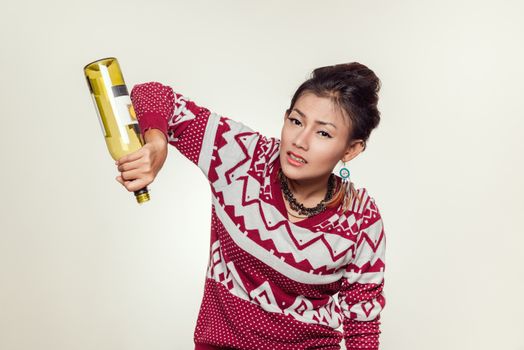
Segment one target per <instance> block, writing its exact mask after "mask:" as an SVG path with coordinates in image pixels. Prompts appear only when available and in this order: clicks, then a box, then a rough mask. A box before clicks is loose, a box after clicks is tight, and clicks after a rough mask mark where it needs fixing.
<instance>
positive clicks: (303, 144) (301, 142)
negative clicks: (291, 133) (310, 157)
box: [293, 131, 309, 151]
mask: <svg viewBox="0 0 524 350" xmlns="http://www.w3.org/2000/svg"><path fill="white" fill-rule="evenodd" d="M308 137H309V136H308V133H307V132H306V131H302V132H300V133H298V135H297V136H296V137H295V142H293V144H294V145H295V146H296V147H298V148H302V149H304V150H306V151H307V149H308V148H309V146H308V145H309V142H308Z"/></svg>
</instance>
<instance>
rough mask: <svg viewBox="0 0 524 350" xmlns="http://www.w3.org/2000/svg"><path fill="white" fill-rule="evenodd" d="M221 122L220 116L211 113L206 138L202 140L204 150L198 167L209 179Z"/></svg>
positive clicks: (199, 158)
mask: <svg viewBox="0 0 524 350" xmlns="http://www.w3.org/2000/svg"><path fill="white" fill-rule="evenodd" d="M219 122H220V116H219V115H218V114H216V113H211V114H210V115H209V117H208V121H207V124H206V131H205V132H204V138H203V140H202V148H201V149H200V154H199V156H198V167H199V168H200V170H202V172H203V173H204V175H205V176H206V178H207V177H209V166H210V164H211V160H212V156H213V151H214V149H215V148H216V146H214V143H215V137H216V133H217V129H218V125H219Z"/></svg>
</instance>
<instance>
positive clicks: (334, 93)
mask: <svg viewBox="0 0 524 350" xmlns="http://www.w3.org/2000/svg"><path fill="white" fill-rule="evenodd" d="M380 85H381V84H380V79H379V78H378V77H377V76H376V75H375V73H374V72H373V71H372V70H371V69H369V68H368V67H366V66H364V65H363V64H360V63H358V62H351V63H343V64H337V65H334V66H326V67H320V68H317V69H315V70H314V71H313V72H312V74H311V77H310V78H309V79H308V80H306V81H305V82H303V83H302V85H300V86H299V87H298V89H297V91H296V92H295V94H294V95H293V98H292V99H291V104H290V107H289V109H288V110H287V111H286V112H287V113H288V114H289V113H290V112H291V110H292V109H293V107H294V106H295V103H296V102H297V100H298V99H299V98H300V97H301V96H302V95H303V94H305V93H307V92H311V93H314V94H315V95H316V96H318V97H329V98H331V99H332V101H333V102H334V103H335V105H336V106H338V107H339V108H340V109H341V111H342V112H343V114H344V115H346V116H347V117H348V118H349V122H350V123H349V125H350V128H351V132H350V135H349V138H348V140H347V141H348V143H347V144H348V145H349V144H350V142H351V141H353V140H358V139H360V140H363V142H364V149H365V148H366V141H367V140H368V138H369V135H370V134H371V131H372V130H373V129H375V128H376V127H377V126H378V124H379V122H380V112H379V110H378V108H377V102H378V92H379V90H380ZM356 195H357V191H356V190H355V187H354V185H353V183H351V186H350V189H349V190H348V189H347V188H346V187H345V186H339V188H337V190H336V192H335V194H334V195H333V198H332V199H331V200H330V201H329V202H327V203H326V206H328V207H331V206H335V205H339V204H340V203H341V202H342V201H344V203H343V208H344V210H345V209H347V207H348V206H349V203H350V202H351V198H352V197H353V196H356Z"/></svg>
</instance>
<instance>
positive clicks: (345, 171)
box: [340, 162, 350, 182]
mask: <svg viewBox="0 0 524 350" xmlns="http://www.w3.org/2000/svg"><path fill="white" fill-rule="evenodd" d="M349 176H350V172H349V169H348V168H346V162H344V165H343V166H342V169H340V177H341V178H342V181H343V182H346V181H350V178H349Z"/></svg>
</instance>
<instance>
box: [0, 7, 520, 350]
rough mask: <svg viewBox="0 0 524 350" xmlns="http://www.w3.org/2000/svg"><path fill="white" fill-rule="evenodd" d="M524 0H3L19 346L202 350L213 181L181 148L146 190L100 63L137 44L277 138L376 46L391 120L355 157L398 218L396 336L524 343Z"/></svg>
mask: <svg viewBox="0 0 524 350" xmlns="http://www.w3.org/2000/svg"><path fill="white" fill-rule="evenodd" d="M523 12H524V5H523V3H522V2H521V1H500V0H499V1H478V0H477V1H442V0H441V1H415V0H412V1H407V0H402V1H303V0H302V1H298V0H297V1H231V0H229V1H153V0H151V1H148V2H146V1H123V0H117V1H101V0H93V1H89V2H87V1H86V2H77V3H74V2H72V1H65V0H62V1H45V2H43V1H35V0H33V1H18V2H14V1H10V2H7V1H6V2H4V3H2V6H1V11H0V43H1V44H0V46H1V47H0V52H1V54H0V80H1V84H0V106H1V114H0V118H1V125H2V130H3V133H2V137H1V139H0V146H1V148H0V152H1V153H0V164H1V165H0V166H1V170H0V181H1V184H2V190H1V193H2V200H1V204H0V230H1V234H0V349H2V350H22V349H23V350H32V349H41V350H43V349H52V350H62V349H63V350H66V349H67V350H69V349H75V350H76V349H78V350H83V349H86V350H87V349H97V350H105V349H111V350H114V349H126V350H128V349H129V350H134V349H136V350H143V349H155V350H162V349H166V350H167V349H192V348H193V329H194V326H195V322H196V317H197V313H198V309H199V306H200V301H201V298H202V292H203V284H204V276H205V270H206V266H207V254H208V245H209V230H210V228H209V227H210V209H211V202H210V195H211V193H210V190H209V188H208V184H207V180H206V179H205V178H204V176H203V175H202V173H201V172H200V170H199V169H198V168H197V167H196V166H194V165H193V164H192V163H190V162H189V161H188V160H187V159H185V158H183V157H182V156H181V155H180V153H178V151H177V150H176V149H175V148H173V147H170V154H169V157H168V159H167V161H166V163H165V165H164V168H163V169H162V171H161V173H160V174H159V175H158V177H157V179H156V180H155V182H154V183H153V184H151V185H150V193H151V197H152V199H151V201H150V202H149V203H148V204H147V205H143V206H138V205H137V204H136V203H135V199H134V197H133V195H132V194H131V193H129V192H127V191H126V190H125V188H124V187H123V186H121V185H120V184H119V183H118V182H116V181H115V179H114V178H115V177H116V176H117V175H118V172H117V169H116V166H115V165H114V162H113V160H112V159H111V157H110V156H109V153H108V152H107V149H106V145H105V142H104V140H103V137H102V134H101V131H100V126H99V123H98V121H97V119H96V118H97V117H96V113H95V110H94V107H93V104H92V101H91V98H90V96H89V93H88V89H87V85H86V82H85V79H84V76H83V71H82V68H83V67H84V65H85V64H87V63H88V62H91V61H93V60H96V59H99V58H103V57H107V56H115V57H117V58H118V59H119V61H120V64H121V67H122V70H123V72H124V77H125V79H126V83H127V85H128V87H129V89H131V88H132V86H133V85H135V84H138V83H142V82H147V81H160V82H162V83H164V84H169V85H171V86H173V88H174V89H175V90H176V91H178V92H181V93H183V94H184V95H186V96H187V97H189V98H191V99H193V100H194V101H195V102H197V103H199V104H200V105H203V106H206V107H208V108H209V109H211V110H212V111H215V112H217V113H219V114H222V115H225V116H228V117H230V118H233V119H235V120H238V121H241V122H243V123H244V124H246V125H248V126H250V127H252V128H253V129H255V130H257V131H260V132H261V133H262V134H264V135H267V136H277V137H279V136H280V128H281V122H282V115H283V113H284V110H285V109H286V108H287V107H288V104H289V101H290V99H291V96H292V94H293V92H294V91H295V89H296V88H297V87H298V85H299V84H300V83H301V82H302V81H303V80H305V79H306V78H307V77H308V75H309V73H310V72H311V70H312V69H314V68H316V67H319V66H323V65H330V64H336V63H342V62H351V61H358V62H361V63H363V64H366V65H367V66H369V67H370V68H371V69H372V70H374V71H375V73H376V74H377V75H378V76H379V77H380V79H381V80H382V84H383V85H382V86H383V87H382V90H381V93H380V103H379V108H380V110H381V113H382V120H381V123H380V126H379V127H378V129H376V130H375V131H374V132H373V133H372V135H371V138H370V140H369V144H368V149H367V150H366V151H365V152H364V153H362V154H361V155H360V156H359V157H358V158H357V159H355V160H354V161H352V162H351V164H350V169H351V171H352V178H353V180H354V181H355V183H356V185H357V187H366V188H367V189H368V191H369V192H370V194H371V195H372V196H373V197H374V198H375V200H376V202H377V204H378V206H379V208H380V210H381V213H382V216H383V219H384V225H385V229H386V235H387V256H386V263H387V265H386V298H387V305H386V308H385V310H384V311H383V314H382V315H383V316H382V335H381V343H382V346H381V349H391V350H397V349H398V350H406V349H413V350H420V349H424V350H442V349H447V350H451V349H461V350H462V349H476V350H478V349H486V350H487V349H505V350H509V349H515V350H523V349H524V320H523V314H524V302H523V297H522V295H524V282H523V280H522V278H523V277H524V264H523V263H522V256H523V253H522V250H523V245H524V238H523V237H524V230H523V228H522V217H523V210H524V204H523V196H524V186H523V184H522V181H523V178H524V174H523V169H524V166H523V156H522V154H523V152H524V142H523V140H522V133H523V131H524V127H523V126H524V118H523V117H524V115H523V109H522V101H523V97H524V89H523V87H522V82H523V78H524V48H523V42H524V25H523V23H524V21H523Z"/></svg>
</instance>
